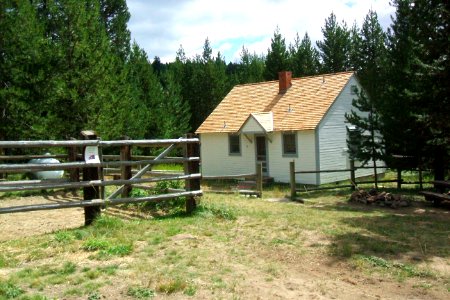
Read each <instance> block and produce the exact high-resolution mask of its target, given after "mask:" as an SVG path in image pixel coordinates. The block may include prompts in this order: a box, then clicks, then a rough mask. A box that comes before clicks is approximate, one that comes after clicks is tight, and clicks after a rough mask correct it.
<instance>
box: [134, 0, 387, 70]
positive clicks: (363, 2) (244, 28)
mask: <svg viewBox="0 0 450 300" xmlns="http://www.w3.org/2000/svg"><path fill="white" fill-rule="evenodd" d="M127 5H128V9H129V11H130V13H131V18H130V21H129V23H128V28H129V29H130V31H131V37H132V39H133V40H135V41H136V42H137V43H138V44H139V45H140V46H141V48H143V49H144V50H145V51H146V52H147V54H148V57H149V58H150V59H153V58H154V57H155V56H159V57H160V58H161V61H162V62H170V61H173V60H174V59H175V55H176V51H177V50H178V49H179V48H180V45H182V46H183V49H184V50H185V53H186V56H187V57H193V56H194V55H195V54H201V53H202V48H203V44H204V42H205V39H206V38H208V39H209V41H210V43H211V46H212V48H213V54H214V55H217V52H218V51H220V53H221V54H222V56H225V59H226V61H227V62H230V61H232V62H235V61H239V54H240V52H241V49H242V46H243V45H244V46H245V47H246V48H247V49H249V51H250V52H252V53H253V52H255V53H257V54H266V53H267V49H268V48H269V47H270V39H271V38H272V36H273V33H274V31H275V29H276V28H277V26H278V27H279V28H280V32H281V34H282V35H283V36H284V37H285V38H286V43H287V44H288V45H289V43H293V42H294V39H295V36H296V34H297V33H298V34H299V36H300V38H302V37H303V35H304V34H305V32H308V34H309V36H310V37H311V40H312V41H313V42H315V41H317V40H321V39H322V32H321V28H322V27H323V26H324V24H325V19H326V18H327V17H328V16H329V15H330V13H331V12H334V13H335V15H336V17H337V19H338V20H339V21H342V20H344V21H345V22H346V23H347V25H348V26H349V27H350V26H352V25H353V23H354V22H356V24H357V25H358V26H361V24H362V22H363V20H364V17H365V16H366V14H367V12H368V11H369V9H373V10H375V11H376V12H377V14H378V18H379V21H380V23H381V24H382V26H383V27H384V28H385V29H386V28H387V27H388V26H389V25H390V23H391V18H390V16H391V15H393V14H394V12H395V10H394V8H393V7H391V6H390V5H389V0H372V1H369V0H228V1H223V0H164V1H161V0H127Z"/></svg>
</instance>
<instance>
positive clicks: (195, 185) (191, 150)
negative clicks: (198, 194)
mask: <svg viewBox="0 0 450 300" xmlns="http://www.w3.org/2000/svg"><path fill="white" fill-rule="evenodd" d="M192 136H193V135H192V134H187V137H192ZM192 156H200V145H199V144H198V143H195V144H185V145H184V157H186V158H188V157H192ZM183 167H184V174H186V175H188V174H192V173H199V172H200V165H199V161H188V162H185V163H184V166H183ZM184 186H185V189H186V191H196V190H200V178H198V179H197V178H195V179H186V180H185V181H184ZM196 207H197V203H196V201H195V197H193V196H192V197H186V212H187V213H192V212H193V211H194V210H195V208H196Z"/></svg>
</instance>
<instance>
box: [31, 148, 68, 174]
mask: <svg viewBox="0 0 450 300" xmlns="http://www.w3.org/2000/svg"><path fill="white" fill-rule="evenodd" d="M45 155H49V156H50V155H51V154H50V153H45ZM28 163H29V164H59V163H60V161H59V160H57V159H56V158H52V157H49V158H35V159H32V160H30V161H29V162H28ZM31 174H32V176H33V178H35V179H41V180H42V179H59V178H62V177H63V175H64V170H54V171H37V172H32V173H31Z"/></svg>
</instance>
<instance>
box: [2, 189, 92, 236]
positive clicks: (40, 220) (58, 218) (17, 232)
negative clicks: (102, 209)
mask: <svg viewBox="0 0 450 300" xmlns="http://www.w3.org/2000/svg"><path fill="white" fill-rule="evenodd" d="M79 200H80V199H79V198H78V197H74V196H73V195H72V194H71V193H63V192H58V193H54V194H51V195H48V196H30V197H20V198H13V199H0V207H10V206H22V205H35V204H44V203H57V202H67V201H79ZM83 225H84V209H83V208H65V209H54V210H43V211H32V212H23V213H10V214H0V228H1V230H2V234H1V235H0V241H6V240H11V239H17V238H21V237H26V236H33V235H41V234H44V233H49V232H54V231H56V230H61V229H65V228H77V227H81V226H83Z"/></svg>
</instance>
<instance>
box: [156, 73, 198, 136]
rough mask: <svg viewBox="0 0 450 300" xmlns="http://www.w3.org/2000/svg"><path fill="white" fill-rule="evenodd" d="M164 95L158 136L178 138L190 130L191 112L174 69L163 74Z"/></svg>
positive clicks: (158, 111) (161, 103) (159, 114)
mask: <svg viewBox="0 0 450 300" xmlns="http://www.w3.org/2000/svg"><path fill="white" fill-rule="evenodd" d="M163 81H164V86H165V89H164V96H163V98H161V101H160V102H159V105H158V109H157V116H156V117H157V120H158V121H157V122H158V132H159V134H158V136H159V137H161V138H177V137H180V136H183V135H184V134H185V133H187V132H189V131H190V127H189V120H190V118H191V113H190V109H189V104H188V103H187V102H186V101H184V100H183V98H182V96H181V86H180V85H179V84H178V83H177V81H176V80H175V78H174V73H173V72H172V71H167V72H165V73H164V75H163Z"/></svg>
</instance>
